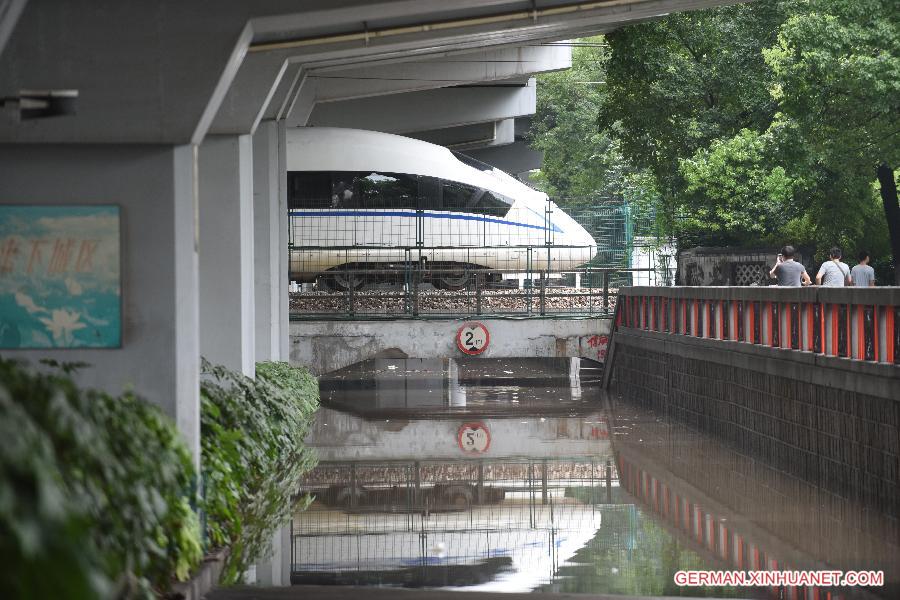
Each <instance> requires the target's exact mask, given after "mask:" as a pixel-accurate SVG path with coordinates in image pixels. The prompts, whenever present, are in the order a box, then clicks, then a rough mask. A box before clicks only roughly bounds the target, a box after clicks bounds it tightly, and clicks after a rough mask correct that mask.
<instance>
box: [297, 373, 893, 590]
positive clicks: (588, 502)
mask: <svg viewBox="0 0 900 600" xmlns="http://www.w3.org/2000/svg"><path fill="white" fill-rule="evenodd" d="M598 380H599V371H598V370H597V369H596V368H594V367H592V366H591V365H590V364H587V363H585V364H583V365H582V364H581V363H580V362H579V361H578V360H577V359H542V360H537V359H527V360H508V359H496V360H485V359H466V360H443V361H442V360H421V359H399V358H398V359H375V360H370V361H366V362H364V363H360V364H358V365H354V366H352V367H348V368H346V369H342V370H340V371H337V372H335V373H332V374H331V375H329V376H326V377H323V378H322V380H321V389H322V409H321V410H320V411H319V413H318V416H317V421H316V423H315V425H314V427H313V430H312V431H311V434H310V437H309V440H308V442H309V444H310V445H311V446H313V447H315V448H316V450H317V453H318V455H319V466H317V467H316V468H315V469H314V470H313V471H312V472H311V473H309V474H308V476H307V477H306V478H305V480H304V482H303V491H304V492H307V493H308V494H310V496H311V497H312V498H313V500H312V503H311V505H310V506H309V508H308V509H307V510H305V511H303V512H299V513H297V514H296V515H295V517H294V521H293V524H292V545H291V546H292V548H291V551H292V556H291V562H292V576H291V578H292V582H293V583H295V584H300V583H306V584H336V585H375V586H403V587H432V588H443V589H457V590H479V591H502V592H527V591H540V592H578V593H593V594H614V595H615V594H621V595H629V596H691V597H717V598H723V597H737V598H771V597H784V598H797V599H801V598H810V599H812V598H820V599H821V600H826V598H829V597H830V598H833V599H837V598H857V597H858V598H875V597H880V598H893V597H897V596H896V592H898V587H897V577H898V573H900V569H898V566H897V563H898V552H897V548H898V545H897V544H898V540H897V537H896V531H897V528H896V515H894V519H893V520H892V519H891V518H889V516H886V515H879V514H873V513H872V511H871V509H870V508H867V507H863V506H858V505H856V504H854V502H853V500H852V498H845V497H844V496H852V494H847V493H846V490H845V491H844V492H841V491H836V490H829V489H827V487H826V486H825V485H824V482H817V481H799V480H789V479H788V478H787V477H786V476H784V475H783V474H780V473H777V472H774V471H772V470H771V469H767V467H766V465H764V464H760V463H759V462H758V461H754V460H753V459H752V458H751V457H746V456H741V455H739V454H737V453H736V452H734V451H733V450H732V449H729V448H727V447H725V446H723V445H722V444H720V443H718V442H716V441H715V440H713V439H711V438H710V437H708V436H705V435H703V434H701V433H699V432H696V431H692V430H690V429H689V428H687V427H685V426H683V425H681V424H679V423H674V422H671V421H669V420H668V419H667V418H666V417H665V416H664V415H659V414H654V413H652V412H649V411H647V410H644V409H642V408H640V407H638V406H634V405H629V404H627V403H625V402H624V401H623V400H622V399H620V398H618V397H616V396H614V395H607V394H606V393H605V392H603V391H602V390H601V389H600V387H599V385H598ZM842 494H843V495H842ZM737 569H743V570H807V569H815V570H821V569H844V570H849V569H884V570H885V577H886V584H887V585H886V586H884V587H880V588H876V587H869V588H813V587H812V586H807V587H804V588H763V587H727V586H717V587H679V586H677V585H676V584H675V582H674V579H673V578H674V575H675V573H676V572H678V571H682V570H717V571H718V570H737ZM873 592H874V593H875V594H876V595H874V596H873V595H871V594H872V593H873Z"/></svg>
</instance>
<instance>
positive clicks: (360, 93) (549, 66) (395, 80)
mask: <svg viewBox="0 0 900 600" xmlns="http://www.w3.org/2000/svg"><path fill="white" fill-rule="evenodd" d="M571 65H572V53H571V48H569V47H565V46H530V47H520V48H501V49H495V50H481V51H477V52H468V53H459V52H455V53H440V54H436V55H434V56H430V57H427V58H418V59H412V58H410V59H407V60H406V61H403V62H389V63H386V64H379V63H375V64H369V65H367V66H365V67H358V68H347V67H330V68H325V69H313V70H307V71H306V72H305V73H304V75H305V76H304V77H303V79H302V82H301V84H302V87H301V86H297V87H296V88H295V89H293V90H292V92H293V94H294V96H298V95H302V99H301V100H300V102H299V104H298V111H299V112H298V118H296V119H292V120H291V123H292V124H296V125H304V124H305V123H306V122H305V117H306V115H307V113H308V112H309V111H308V110H306V109H304V108H303V107H308V109H309V110H311V105H310V104H308V103H318V102H334V101H341V100H351V99H355V98H365V97H369V96H379V95H384V94H396V93H402V92H411V91H420V90H427V89H434V88H440V87H450V86H454V85H459V84H464V83H476V82H479V81H493V80H498V79H507V78H510V77H522V76H527V75H530V74H533V73H542V72H546V71H553V70H560V69H567V68H569V67H570V66H571ZM288 69H289V64H288V62H287V61H285V60H284V59H283V58H274V59H272V58H271V57H269V55H268V54H266V53H252V54H250V55H248V57H247V59H246V61H245V63H244V65H242V68H241V70H240V72H239V73H238V76H237V78H236V79H235V82H234V84H233V85H232V87H231V90H230V91H229V92H228V95H227V96H226V98H225V100H224V102H223V103H222V106H221V107H220V108H219V113H218V114H217V115H216V119H215V121H214V122H213V125H212V128H211V130H210V131H211V133H247V132H250V131H252V129H253V128H254V127H255V126H256V124H257V123H258V122H259V119H260V118H261V117H262V115H263V114H264V113H265V112H266V111H267V110H268V105H269V103H270V102H272V101H276V102H277V101H278V100H277V96H276V92H277V91H278V88H279V87H280V83H281V78H282V77H283V76H284V75H285V73H287V72H288Z"/></svg>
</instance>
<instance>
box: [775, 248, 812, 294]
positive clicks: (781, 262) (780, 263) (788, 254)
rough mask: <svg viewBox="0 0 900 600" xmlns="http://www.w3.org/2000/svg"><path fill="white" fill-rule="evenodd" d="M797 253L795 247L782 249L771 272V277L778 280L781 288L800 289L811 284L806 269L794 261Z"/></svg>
mask: <svg viewBox="0 0 900 600" xmlns="http://www.w3.org/2000/svg"><path fill="white" fill-rule="evenodd" d="M795 252H796V251H795V250H794V247H793V246H785V247H784V248H782V249H781V254H779V255H778V259H777V261H776V262H775V266H774V267H772V270H771V271H769V277H774V278H776V279H777V280H778V285H779V286H782V287H800V286H801V285H809V284H810V283H811V279H810V278H809V274H808V273H807V272H806V267H804V266H803V265H802V264H800V263H798V262H797V261H795V260H794V253H795Z"/></svg>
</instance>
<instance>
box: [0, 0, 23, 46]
mask: <svg viewBox="0 0 900 600" xmlns="http://www.w3.org/2000/svg"><path fill="white" fill-rule="evenodd" d="M27 3H28V0H3V2H0V56H2V55H3V49H4V48H5V47H6V42H8V41H9V37H10V36H11V35H12V32H13V29H15V28H16V23H18V22H19V17H21V16H22V11H23V10H24V9H25V5H26V4H27Z"/></svg>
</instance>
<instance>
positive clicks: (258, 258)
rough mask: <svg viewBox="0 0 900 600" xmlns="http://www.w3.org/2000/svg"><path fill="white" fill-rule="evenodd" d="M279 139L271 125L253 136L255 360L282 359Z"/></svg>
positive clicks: (284, 223) (283, 214)
mask: <svg viewBox="0 0 900 600" xmlns="http://www.w3.org/2000/svg"><path fill="white" fill-rule="evenodd" d="M283 141H284V136H279V125H278V124H277V123H276V122H275V121H263V122H262V123H260V125H259V127H258V128H257V130H256V133H255V134H254V135H253V245H254V252H253V261H254V264H253V277H254V293H255V307H256V322H255V328H256V332H255V337H256V360H257V361H261V360H287V353H286V347H287V337H288V314H287V309H288V306H287V293H288V291H287V286H288V280H287V279H288V270H287V228H288V216H287V196H286V194H285V193H284V183H283V182H284V181H285V179H286V174H285V171H284V164H285V163H284V161H283V160H282V159H281V155H282V150H283V148H284V146H283V144H282V142H283Z"/></svg>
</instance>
